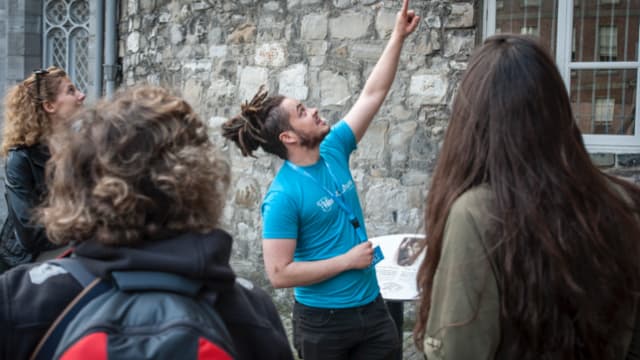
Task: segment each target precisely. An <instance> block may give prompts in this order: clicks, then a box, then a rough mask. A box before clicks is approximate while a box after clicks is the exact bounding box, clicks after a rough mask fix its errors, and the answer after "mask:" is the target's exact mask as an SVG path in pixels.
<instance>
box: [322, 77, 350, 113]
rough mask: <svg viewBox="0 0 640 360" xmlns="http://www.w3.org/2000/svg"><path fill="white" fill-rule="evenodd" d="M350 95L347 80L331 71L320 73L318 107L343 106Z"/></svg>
mask: <svg viewBox="0 0 640 360" xmlns="http://www.w3.org/2000/svg"><path fill="white" fill-rule="evenodd" d="M351 95H352V93H351V90H350V89H349V82H348V81H347V79H346V78H345V77H344V76H342V75H340V74H337V73H334V72H332V71H327V70H324V71H321V72H320V97H321V101H320V105H322V106H327V105H343V104H345V103H346V102H347V101H348V100H349V98H350V97H351Z"/></svg>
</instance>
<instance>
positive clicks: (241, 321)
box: [0, 230, 293, 359]
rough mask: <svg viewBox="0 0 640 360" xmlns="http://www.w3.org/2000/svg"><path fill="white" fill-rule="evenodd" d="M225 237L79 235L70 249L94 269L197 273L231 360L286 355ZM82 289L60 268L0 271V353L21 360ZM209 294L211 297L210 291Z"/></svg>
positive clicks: (274, 316) (269, 312)
mask: <svg viewBox="0 0 640 360" xmlns="http://www.w3.org/2000/svg"><path fill="white" fill-rule="evenodd" d="M231 242H232V240H231V237H230V236H229V235H228V234H227V233H225V232H224V231H222V230H214V231H213V232H211V233H209V234H183V235H180V236H177V237H173V238H169V239H166V240H160V241H154V242H151V241H150V242H147V243H145V244H144V245H143V246H139V247H109V246H104V245H100V244H97V243H95V242H91V241H87V242H84V243H81V244H79V245H78V246H77V247H76V248H75V250H74V253H75V255H76V256H77V258H78V259H79V261H81V262H82V264H83V265H84V266H85V267H86V268H87V269H88V270H89V271H90V272H91V273H93V274H94V275H96V276H99V277H105V276H108V274H109V273H110V272H111V271H114V270H146V271H163V272H171V273H175V274H179V275H182V276H185V277H188V278H192V279H197V280H200V281H202V282H203V283H204V284H205V289H207V290H209V291H210V292H213V291H215V292H217V293H218V296H217V300H216V301H215V304H214V307H215V308H216V310H217V311H218V313H219V314H220V316H221V317H222V319H223V320H224V322H225V324H226V326H227V329H228V330H229V333H230V334H231V337H232V339H233V341H234V346H235V350H236V354H237V359H293V355H292V353H291V348H290V346H289V343H288V340H287V336H286V333H285V331H284V328H283V326H282V322H281V321H280V317H279V315H278V313H277V311H276V308H275V306H274V305H273V303H272V301H271V299H270V298H269V296H268V295H267V294H266V293H265V292H264V291H262V290H261V289H259V288H257V287H254V286H253V285H252V284H251V283H250V282H248V281H246V280H237V279H236V276H235V274H234V272H233V270H232V269H231V267H230V266H229V255H230V253H231ZM81 290H82V287H81V285H80V284H79V283H78V282H77V281H76V280H75V279H74V278H73V277H72V276H71V275H70V274H68V273H67V272H66V271H65V270H64V269H63V268H61V267H59V266H57V265H53V264H47V263H42V264H26V265H21V266H18V267H16V268H13V269H11V270H10V271H8V272H6V273H4V274H3V275H1V276H0V324H2V326H0V359H26V358H28V357H29V355H30V354H31V352H32V351H33V349H34V348H35V346H36V344H37V343H38V341H39V340H40V338H41V337H42V336H43V334H44V333H45V332H46V330H47V329H48V328H49V326H50V324H51V323H52V322H53V321H54V320H55V319H56V317H57V316H58V314H59V313H60V312H61V311H62V310H63V309H64V308H65V307H66V305H67V304H68V303H69V302H70V301H71V300H72V299H73V298H74V297H75V296H76V295H77V294H78V293H79V292H80V291H81ZM207 290H205V291H207ZM212 298H213V297H212Z"/></svg>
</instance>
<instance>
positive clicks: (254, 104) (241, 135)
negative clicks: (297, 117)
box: [222, 85, 290, 159]
mask: <svg viewBox="0 0 640 360" xmlns="http://www.w3.org/2000/svg"><path fill="white" fill-rule="evenodd" d="M283 100H284V96H281V95H276V96H269V92H268V91H266V90H265V86H264V85H262V86H260V88H259V89H258V92H257V93H256V94H255V95H254V96H253V98H252V99H251V101H249V102H246V101H245V102H244V103H242V105H240V114H238V115H236V116H234V117H232V118H231V119H229V120H227V121H226V122H225V123H224V124H222V136H224V137H225V138H227V139H229V140H232V141H233V142H234V143H236V145H237V146H238V147H239V148H240V151H241V152H242V156H253V152H254V151H255V150H257V149H258V147H262V149H263V150H264V151H266V152H268V153H271V154H274V155H277V156H278V157H280V158H281V159H287V148H286V147H285V146H284V144H283V143H282V142H281V141H280V139H279V135H280V133H282V132H283V131H286V130H289V129H290V127H289V116H288V115H287V113H286V112H285V111H284V109H282V108H281V107H280V104H282V101H283Z"/></svg>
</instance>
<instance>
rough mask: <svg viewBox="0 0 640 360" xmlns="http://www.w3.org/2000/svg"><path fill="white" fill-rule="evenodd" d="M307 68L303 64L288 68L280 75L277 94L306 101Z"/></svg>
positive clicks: (307, 89)
mask: <svg viewBox="0 0 640 360" xmlns="http://www.w3.org/2000/svg"><path fill="white" fill-rule="evenodd" d="M306 76H307V67H306V66H305V65H304V64H295V65H292V66H289V67H288V68H287V69H286V70H284V71H283V72H282V73H280V76H279V85H278V92H279V93H280V94H281V95H284V96H288V97H291V98H293V99H296V100H300V101H302V100H306V99H307V96H308V95H309V88H308V87H307V86H306V85H305V78H306Z"/></svg>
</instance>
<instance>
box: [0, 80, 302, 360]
mask: <svg viewBox="0 0 640 360" xmlns="http://www.w3.org/2000/svg"><path fill="white" fill-rule="evenodd" d="M51 149H52V158H51V161H50V165H51V166H50V167H49V168H48V169H47V170H48V172H49V173H48V175H49V176H50V177H49V179H50V183H49V192H48V196H47V198H46V200H45V202H44V204H43V205H42V207H41V208H40V209H39V211H38V214H39V219H40V220H41V221H42V223H43V224H44V226H45V228H46V230H47V235H48V236H49V239H51V241H53V242H55V243H56V244H67V243H72V245H73V246H72V248H73V253H74V259H75V260H76V261H77V262H79V263H80V264H81V265H82V267H84V268H85V269H86V270H87V271H88V272H90V273H91V274H93V275H94V276H97V277H99V278H102V279H111V278H112V274H114V273H116V272H122V271H124V272H127V271H129V272H130V271H136V272H151V273H153V272H162V273H171V274H176V275H177V276H180V277H182V278H185V281H197V282H199V283H201V284H202V289H201V290H199V293H198V296H199V298H202V299H205V301H206V303H207V304H210V305H211V306H212V307H214V308H215V309H216V310H218V313H219V315H220V317H221V318H222V320H223V321H224V323H225V325H226V329H227V330H228V332H229V335H230V336H231V339H232V340H233V344H234V347H235V352H236V354H235V355H236V356H237V357H236V359H276V360H277V359H283V360H289V359H292V358H293V356H292V353H291V348H290V347H289V343H288V340H287V337H286V333H285V331H284V328H283V326H282V323H281V321H280V318H279V315H278V313H277V311H276V308H275V306H274V305H273V303H272V302H271V299H270V298H269V296H268V295H267V294H266V293H265V292H264V291H262V290H261V289H259V288H258V287H257V286H253V285H252V284H251V283H250V282H249V281H247V280H244V281H242V280H241V281H236V276H235V274H234V272H233V270H232V269H231V267H230V265H229V257H230V254H231V246H232V239H231V236H230V235H229V234H227V233H226V232H224V231H223V230H221V229H219V220H220V217H221V214H222V211H223V208H224V206H225V198H226V194H227V189H228V185H229V182H230V168H229V165H228V164H227V162H226V161H225V160H224V159H223V158H222V157H221V156H220V155H219V153H218V151H217V150H216V147H215V146H214V144H213V143H212V142H211V140H210V138H209V135H208V129H207V127H206V125H205V123H203V122H202V120H201V119H200V117H199V116H198V115H196V113H195V112H194V111H193V108H192V107H191V106H190V105H189V104H188V103H187V102H186V101H185V100H183V99H182V98H180V97H177V96H174V95H172V94H170V93H169V92H168V91H167V90H165V89H162V88H158V87H149V86H143V87H136V88H132V89H129V90H126V91H124V92H121V93H119V94H117V95H116V96H115V98H114V99H113V100H112V101H103V102H100V103H98V104H97V105H95V106H92V107H90V108H87V109H85V110H82V111H81V112H79V113H78V114H76V116H74V118H73V119H72V126H70V127H64V128H60V129H58V130H56V131H55V132H54V135H53V137H52V140H51ZM57 264H58V263H55V262H44V263H42V264H27V265H22V266H18V267H15V268H13V269H11V270H9V271H7V272H6V273H5V274H3V275H2V276H0V289H6V290H7V291H0V304H20V306H2V307H0V324H3V325H2V326H1V327H0V358H3V359H24V358H28V354H30V352H32V351H33V350H34V348H35V347H36V344H37V343H38V340H39V339H40V338H41V337H42V336H43V335H44V333H45V332H46V330H47V328H48V327H49V326H50V325H51V323H52V322H53V321H54V320H55V319H56V316H57V315H58V314H59V313H60V312H61V311H62V310H63V309H64V308H65V306H67V304H68V303H69V302H70V301H71V300H72V299H74V297H75V296H76V295H77V294H78V293H80V292H81V291H82V290H83V287H82V286H81V285H80V283H79V282H78V281H76V280H75V278H74V277H73V276H72V275H71V274H70V273H69V272H67V271H66V269H65V268H64V266H59V265H57ZM167 296H169V295H167ZM149 310H150V311H152V310H153V309H149ZM139 315H140V316H141V317H144V316H145V315H144V314H139ZM123 326H125V325H123ZM147 330H149V331H152V330H153V329H151V328H148V329H147ZM183 350H184V351H187V352H188V351H189V349H183Z"/></svg>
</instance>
